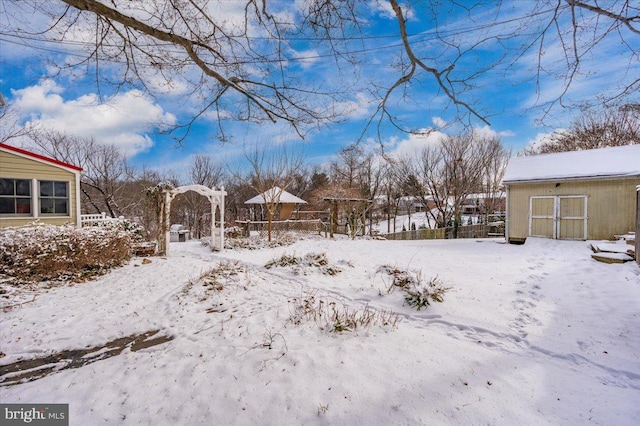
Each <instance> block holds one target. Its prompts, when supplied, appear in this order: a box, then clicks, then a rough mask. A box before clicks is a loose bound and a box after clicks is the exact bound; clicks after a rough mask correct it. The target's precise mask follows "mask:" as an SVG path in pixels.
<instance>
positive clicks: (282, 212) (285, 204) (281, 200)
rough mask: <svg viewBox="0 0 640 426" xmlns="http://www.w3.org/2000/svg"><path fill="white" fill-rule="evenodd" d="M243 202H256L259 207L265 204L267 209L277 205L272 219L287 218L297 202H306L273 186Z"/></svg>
mask: <svg viewBox="0 0 640 426" xmlns="http://www.w3.org/2000/svg"><path fill="white" fill-rule="evenodd" d="M244 203H245V204H256V205H260V206H261V207H263V206H265V205H266V208H267V209H270V208H272V207H273V206H277V213H276V214H274V215H273V217H272V219H273V220H287V219H290V218H291V215H292V214H293V210H294V209H295V206H296V205H297V204H307V202H306V201H305V200H303V199H302V198H299V197H296V196H295V195H293V194H292V193H290V192H287V191H285V190H284V189H282V188H280V187H277V186H274V187H273V188H271V189H268V190H266V191H264V192H263V193H262V194H258V195H256V196H255V197H253V198H251V199H250V200H247V201H245V202H244Z"/></svg>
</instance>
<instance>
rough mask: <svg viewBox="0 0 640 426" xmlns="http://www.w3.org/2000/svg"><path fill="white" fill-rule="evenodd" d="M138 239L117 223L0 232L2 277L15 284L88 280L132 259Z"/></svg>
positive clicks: (38, 226)
mask: <svg viewBox="0 0 640 426" xmlns="http://www.w3.org/2000/svg"><path fill="white" fill-rule="evenodd" d="M135 239H136V236H135V234H134V233H133V232H131V231H128V230H125V229H123V228H122V227H121V226H120V225H117V224H114V225H112V226H101V227H89V228H83V229H77V228H75V227H73V226H53V225H41V224H35V225H34V226H28V227H24V228H8V229H4V230H2V231H0V274H5V275H6V276H7V277H9V278H14V282H16V283H29V282H43V281H71V282H82V281H86V280H88V279H90V278H93V277H95V276H97V275H101V274H104V273H105V272H106V271H107V270H109V269H111V268H114V267H116V266H120V265H122V264H123V263H124V262H125V261H127V260H129V258H130V257H131V246H132V242H133V241H134V240H135Z"/></svg>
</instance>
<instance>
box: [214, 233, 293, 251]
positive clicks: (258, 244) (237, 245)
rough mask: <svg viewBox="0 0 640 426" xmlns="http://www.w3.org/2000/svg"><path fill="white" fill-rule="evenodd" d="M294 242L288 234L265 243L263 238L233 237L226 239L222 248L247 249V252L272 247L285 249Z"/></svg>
mask: <svg viewBox="0 0 640 426" xmlns="http://www.w3.org/2000/svg"><path fill="white" fill-rule="evenodd" d="M295 242H296V238H294V237H293V236H291V235H289V234H283V235H279V236H277V237H276V238H274V239H272V240H271V241H267V240H265V239H264V238H260V237H255V236H254V237H246V238H243V237H234V236H231V237H230V238H226V239H225V241H224V248H226V249H231V250H237V249H247V250H259V249H263V248H274V247H286V246H290V245H291V244H293V243H295Z"/></svg>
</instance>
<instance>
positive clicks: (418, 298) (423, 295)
mask: <svg viewBox="0 0 640 426" xmlns="http://www.w3.org/2000/svg"><path fill="white" fill-rule="evenodd" d="M378 272H381V273H385V274H387V275H390V276H391V277H392V280H391V284H390V285H389V287H387V294H390V293H393V291H394V290H395V289H396V288H399V289H400V290H402V291H403V292H404V302H405V303H406V304H407V305H409V306H411V307H414V308H416V309H417V310H420V309H422V308H425V307H427V306H429V305H430V304H431V303H430V302H439V303H442V302H444V294H445V293H446V292H447V291H449V290H450V288H449V287H443V286H442V283H441V281H440V279H439V278H438V277H437V276H436V277H433V278H431V280H430V281H429V282H428V283H426V284H425V283H423V280H422V276H421V274H420V273H417V274H415V275H414V274H412V273H410V272H408V271H404V270H402V269H399V268H397V267H394V266H389V265H383V266H381V267H380V268H378Z"/></svg>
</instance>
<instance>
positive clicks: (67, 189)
mask: <svg viewBox="0 0 640 426" xmlns="http://www.w3.org/2000/svg"><path fill="white" fill-rule="evenodd" d="M43 183H44V184H48V183H51V184H52V191H51V195H42V186H43ZM57 185H65V190H64V192H65V195H64V196H60V195H56V192H57V188H56V187H57ZM70 188H71V185H69V182H68V181H64V180H44V179H38V212H39V214H40V215H41V216H43V217H52V216H58V217H70V216H71V196H70ZM60 200H64V201H65V209H66V211H65V212H64V213H60V212H57V211H56V206H57V203H56V202H57V201H60ZM43 201H52V209H53V212H45V211H43V204H45V203H43Z"/></svg>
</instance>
